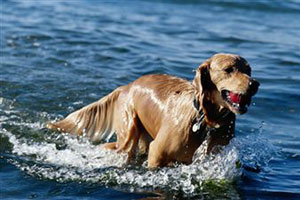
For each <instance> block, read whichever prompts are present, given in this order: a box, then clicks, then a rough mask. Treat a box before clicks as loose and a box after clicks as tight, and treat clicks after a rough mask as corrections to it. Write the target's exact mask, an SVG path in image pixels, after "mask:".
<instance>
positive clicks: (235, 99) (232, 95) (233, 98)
mask: <svg viewBox="0 0 300 200" xmlns="http://www.w3.org/2000/svg"><path fill="white" fill-rule="evenodd" d="M229 97H230V100H231V101H232V102H233V103H239V102H240V95H239V94H237V93H233V92H230V93H229Z"/></svg>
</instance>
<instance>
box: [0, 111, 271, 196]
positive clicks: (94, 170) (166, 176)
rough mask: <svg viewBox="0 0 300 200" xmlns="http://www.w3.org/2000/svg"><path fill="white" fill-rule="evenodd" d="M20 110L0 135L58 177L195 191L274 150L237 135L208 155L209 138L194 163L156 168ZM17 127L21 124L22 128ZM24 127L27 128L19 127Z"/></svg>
mask: <svg viewBox="0 0 300 200" xmlns="http://www.w3.org/2000/svg"><path fill="white" fill-rule="evenodd" d="M2 111H3V110H1V112H2ZM20 115H21V114H20V113H18V112H13V113H11V114H10V115H7V116H4V117H2V118H1V120H0V135H1V137H6V138H7V139H8V143H10V145H11V146H12V147H11V150H10V151H11V154H13V155H15V156H16V157H17V159H14V158H8V161H9V162H10V163H12V164H13V165H15V166H17V167H18V168H19V169H20V170H22V171H24V172H26V173H27V174H29V175H32V176H34V177H38V178H42V179H50V180H54V181H58V182H68V181H76V182H79V183H81V182H87V183H96V184H103V185H108V186H118V187H123V186H126V187H129V188H130V189H131V190H136V189H139V190H140V189H144V190H152V191H153V190H155V191H157V190H162V191H173V192H174V193H182V194H183V195H184V196H195V195H199V194H201V193H203V189H205V187H206V185H207V184H206V183H207V182H209V181H211V180H213V181H214V183H215V184H218V183H222V182H224V181H225V182H227V183H230V182H232V181H234V180H235V179H238V178H239V177H240V176H241V174H242V168H241V167H240V166H239V165H237V163H239V162H241V163H246V164H247V165H249V166H255V165H259V166H264V165H266V163H267V162H268V161H269V160H270V159H271V155H272V151H273V150H272V148H271V147H272V146H271V145H270V144H269V142H268V141H267V140H264V139H262V138H257V137H258V136H255V137H253V135H249V136H246V137H245V138H235V139H233V140H232V142H231V143H230V144H229V145H228V146H226V147H222V148H220V149H219V151H220V152H219V153H218V154H212V155H205V153H204V152H205V150H206V148H207V143H206V142H204V143H203V145H201V146H200V147H199V149H198V150H197V152H196V153H195V155H194V160H193V163H192V164H190V165H184V164H175V165H174V166H172V167H165V168H161V169H157V170H153V171H150V170H148V169H147V167H146V166H147V161H144V162H143V164H142V165H133V166H128V165H126V160H127V156H126V155H125V154H117V153H115V152H113V151H108V150H104V149H101V148H100V147H99V146H97V145H93V144H91V143H90V142H89V141H88V140H87V139H86V138H84V137H75V136H73V135H70V134H58V133H53V132H50V131H44V124H43V123H41V122H24V120H23V119H22V116H20ZM36 115H38V116H39V117H42V119H41V121H45V120H46V119H49V118H50V117H52V116H49V115H48V114H47V113H38V114H36ZM34 118H36V116H35V117H34ZM43 118H44V119H43ZM7 125H9V126H8V128H6V126H7ZM12 127H14V128H12ZM16 128H17V129H19V130H18V131H17V133H15V129H16ZM24 130H25V131H26V133H22V134H20V133H19V132H22V131H24ZM36 134H39V135H40V137H41V138H39V137H36ZM222 187H223V186H222ZM231 194H232V193H231Z"/></svg>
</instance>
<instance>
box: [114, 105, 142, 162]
mask: <svg viewBox="0 0 300 200" xmlns="http://www.w3.org/2000/svg"><path fill="white" fill-rule="evenodd" d="M125 116H126V117H125V118H126V120H125V122H123V125H124V127H123V130H120V131H119V132H118V134H117V135H118V141H117V144H118V148H117V152H126V153H127V154H128V162H130V161H132V160H133V159H134V158H135V153H136V150H137V147H138V142H139V138H140V135H141V124H140V123H141V122H140V120H139V118H138V116H137V114H136V113H135V111H134V110H131V109H129V110H127V111H126V112H125ZM122 136H123V137H122ZM121 138H122V139H121Z"/></svg>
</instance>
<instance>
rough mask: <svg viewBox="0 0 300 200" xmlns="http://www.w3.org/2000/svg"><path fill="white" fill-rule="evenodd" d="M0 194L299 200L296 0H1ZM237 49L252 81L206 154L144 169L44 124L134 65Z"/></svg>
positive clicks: (137, 68) (104, 89)
mask: <svg viewBox="0 0 300 200" xmlns="http://www.w3.org/2000/svg"><path fill="white" fill-rule="evenodd" d="M0 6H1V15H0V17H1V19H0V20H1V21H0V22H1V24H0V25H1V35H0V47H1V49H0V52H1V55H0V58H1V62H0V199H72V200H74V199H146V198H148V199H151V198H156V199H185V198H188V199H272V200H273V199H300V21H299V19H300V2H299V1H297V0H294V1H293V0H286V1H283V0H273V1H269V0H261V1H252V0H245V1H233V0H211V1H204V0H203V1H200V0H199V1H198V0H165V1H163V0H161V1H158V0H153V1H150V0H149V1H136V0H132V1H129V0H128V1H125V0H123V1H121V0H120V1H108V0H106V1H100V0H99V1H96V0H69V1H61V0H44V1H38V0H23V1H15V0H1V1H0ZM218 52H227V53H235V54H240V55H242V56H243V57H245V58H246V59H247V60H248V62H249V63H250V65H251V67H252V75H253V77H255V78H256V79H257V80H259V81H260V83H261V87H260V90H259V92H258V94H257V95H256V96H255V97H254V99H253V103H252V105H251V107H250V109H249V112H248V113H246V114H245V115H242V116H238V118H237V127H236V138H235V139H233V140H232V142H231V143H230V144H229V145H228V146H227V147H225V148H224V149H223V151H222V152H221V153H220V154H218V155H216V156H203V155H202V154H201V151H202V150H203V148H205V143H204V144H203V146H201V147H200V148H199V149H198V152H199V154H198V155H196V159H195V161H194V162H193V163H192V164H190V165H182V164H177V165H175V166H173V167H168V168H162V169H159V170H154V171H148V170H147V168H146V167H145V166H146V163H145V162H144V163H143V164H142V165H141V166H140V165H132V166H126V165H125V162H126V155H123V154H116V153H114V152H109V151H104V150H102V149H100V148H99V146H97V145H93V144H91V143H90V142H89V141H88V140H87V139H86V138H81V137H74V136H72V135H68V134H60V133H57V132H53V131H49V130H47V129H46V128H45V124H46V123H47V122H49V121H52V120H58V119H61V118H63V117H64V116H66V115H67V114H69V113H70V112H72V111H74V110H76V109H79V108H81V107H82V106H84V105H87V104H89V103H91V102H94V101H96V100H98V99H99V98H101V97H103V96H105V95H106V94H108V93H109V92H111V91H112V90H113V89H114V88H116V87H118V86H120V85H124V84H128V83H130V82H131V81H133V80H135V79H136V78H138V77H140V76H142V75H145V74H157V73H162V74H172V75H176V76H180V77H182V78H185V79H188V80H192V79H193V77H194V72H193V70H194V69H195V68H197V66H198V65H199V64H200V63H202V62H203V61H204V60H205V59H207V58H209V57H211V56H212V55H213V54H215V53H218Z"/></svg>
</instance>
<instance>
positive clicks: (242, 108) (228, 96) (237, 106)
mask: <svg viewBox="0 0 300 200" xmlns="http://www.w3.org/2000/svg"><path fill="white" fill-rule="evenodd" d="M221 94H222V97H223V99H224V101H226V102H227V103H228V104H229V106H230V107H231V108H232V109H233V111H234V112H237V113H240V114H244V113H245V112H247V110H248V107H249V106H250V103H251V95H245V94H240V93H234V92H232V91H228V90H222V91H221Z"/></svg>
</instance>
